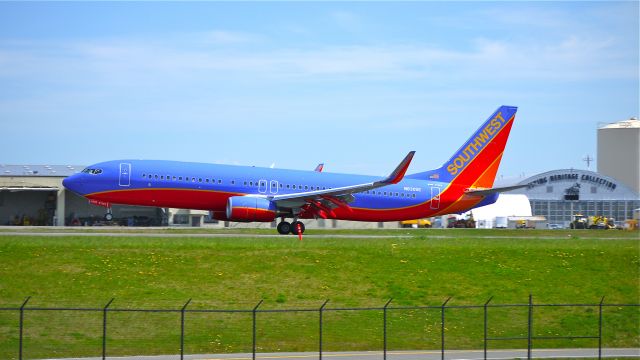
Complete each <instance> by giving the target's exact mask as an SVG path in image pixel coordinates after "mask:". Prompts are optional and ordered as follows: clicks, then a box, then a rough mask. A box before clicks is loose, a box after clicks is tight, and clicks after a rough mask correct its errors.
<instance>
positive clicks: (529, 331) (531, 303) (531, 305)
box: [527, 294, 533, 360]
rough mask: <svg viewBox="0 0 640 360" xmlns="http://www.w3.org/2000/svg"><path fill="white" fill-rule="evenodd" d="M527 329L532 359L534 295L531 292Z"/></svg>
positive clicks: (528, 352)
mask: <svg viewBox="0 0 640 360" xmlns="http://www.w3.org/2000/svg"><path fill="white" fill-rule="evenodd" d="M527 323H528V330H527V359H528V360H531V347H532V344H531V338H532V336H533V334H532V332H533V295H531V294H529V321H527Z"/></svg>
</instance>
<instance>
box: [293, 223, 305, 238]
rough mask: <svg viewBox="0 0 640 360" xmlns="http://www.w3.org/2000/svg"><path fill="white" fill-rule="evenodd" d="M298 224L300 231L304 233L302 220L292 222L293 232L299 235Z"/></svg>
mask: <svg viewBox="0 0 640 360" xmlns="http://www.w3.org/2000/svg"><path fill="white" fill-rule="evenodd" d="M298 226H300V232H301V233H302V234H304V224H303V223H302V222H301V221H294V222H293V223H292V224H291V233H292V234H293V235H298Z"/></svg>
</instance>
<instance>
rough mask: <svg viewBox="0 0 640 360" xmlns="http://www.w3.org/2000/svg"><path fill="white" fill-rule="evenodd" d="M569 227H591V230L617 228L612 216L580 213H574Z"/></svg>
mask: <svg viewBox="0 0 640 360" xmlns="http://www.w3.org/2000/svg"><path fill="white" fill-rule="evenodd" d="M572 219H573V220H572V221H571V226H570V227H571V228H572V229H591V230H608V229H617V227H616V224H615V219H614V218H607V217H604V216H600V215H597V216H584V215H582V214H575V215H573V217H572Z"/></svg>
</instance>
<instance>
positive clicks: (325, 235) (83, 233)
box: [0, 227, 623, 240]
mask: <svg viewBox="0 0 640 360" xmlns="http://www.w3.org/2000/svg"><path fill="white" fill-rule="evenodd" d="M76 229H77V228H75V229H74V230H73V231H67V230H62V231H3V230H4V229H2V227H0V237H2V236H42V237H68V236H79V237H139V238H279V239H290V238H294V236H292V235H280V234H277V233H276V232H275V230H274V233H273V234H253V233H225V232H211V233H202V232H199V233H191V232H182V233H176V234H170V233H165V232H146V231H145V232H135V231H119V232H118V231H116V232H109V231H105V232H103V231H102V229H86V230H85V229H77V230H76ZM105 230H106V229H105ZM403 230H405V231H404V232H403ZM214 231H215V230H214ZM411 231H412V229H408V230H406V229H398V234H384V235H371V234H335V233H331V232H330V231H328V230H319V231H318V232H322V233H320V234H318V233H315V234H313V233H312V234H307V233H305V234H304V238H305V239H410V238H418V236H419V235H420V234H412V233H411ZM401 232H402V233H401ZM462 237H463V236H461V235H459V234H457V235H432V234H429V235H428V236H427V238H429V239H460V238H462ZM471 237H473V238H474V239H514V238H515V239H528V240H549V239H567V238H570V237H567V236H566V235H565V236H562V235H559V236H557V237H554V236H522V235H519V236H505V235H493V236H491V235H490V236H478V235H472V236H471ZM295 238H296V239H297V236H296V237H295ZM593 239H596V238H593ZM597 239H598V240H620V239H623V238H620V237H597Z"/></svg>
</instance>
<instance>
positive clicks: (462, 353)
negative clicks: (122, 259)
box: [66, 348, 640, 360]
mask: <svg viewBox="0 0 640 360" xmlns="http://www.w3.org/2000/svg"><path fill="white" fill-rule="evenodd" d="M441 356H442V353H441V351H440V350H422V351H420V350H416V351H388V352H387V360H440V359H441ZM531 357H532V358H537V359H549V358H553V359H559V358H598V349H534V350H533V351H532V353H531ZM602 357H607V358H611V357H616V358H640V349H637V348H634V349H608V348H607V349H602ZM318 358H319V357H318V353H258V354H256V359H258V360H292V359H293V360H295V359H301V360H307V359H311V360H313V359H318ZM322 358H323V359H325V358H326V359H328V360H382V359H383V353H382V351H365V352H327V353H323V354H322ZM526 358H527V349H518V350H489V351H487V359H491V360H508V359H526ZM101 359H102V357H91V358H73V359H66V360H101ZM107 359H113V360H116V359H117V360H178V359H180V355H160V356H130V357H110V356H107ZM184 359H187V360H251V359H252V354H250V353H249V354H207V355H185V356H184ZM481 359H484V352H483V351H482V350H447V351H446V352H445V360H481Z"/></svg>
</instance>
